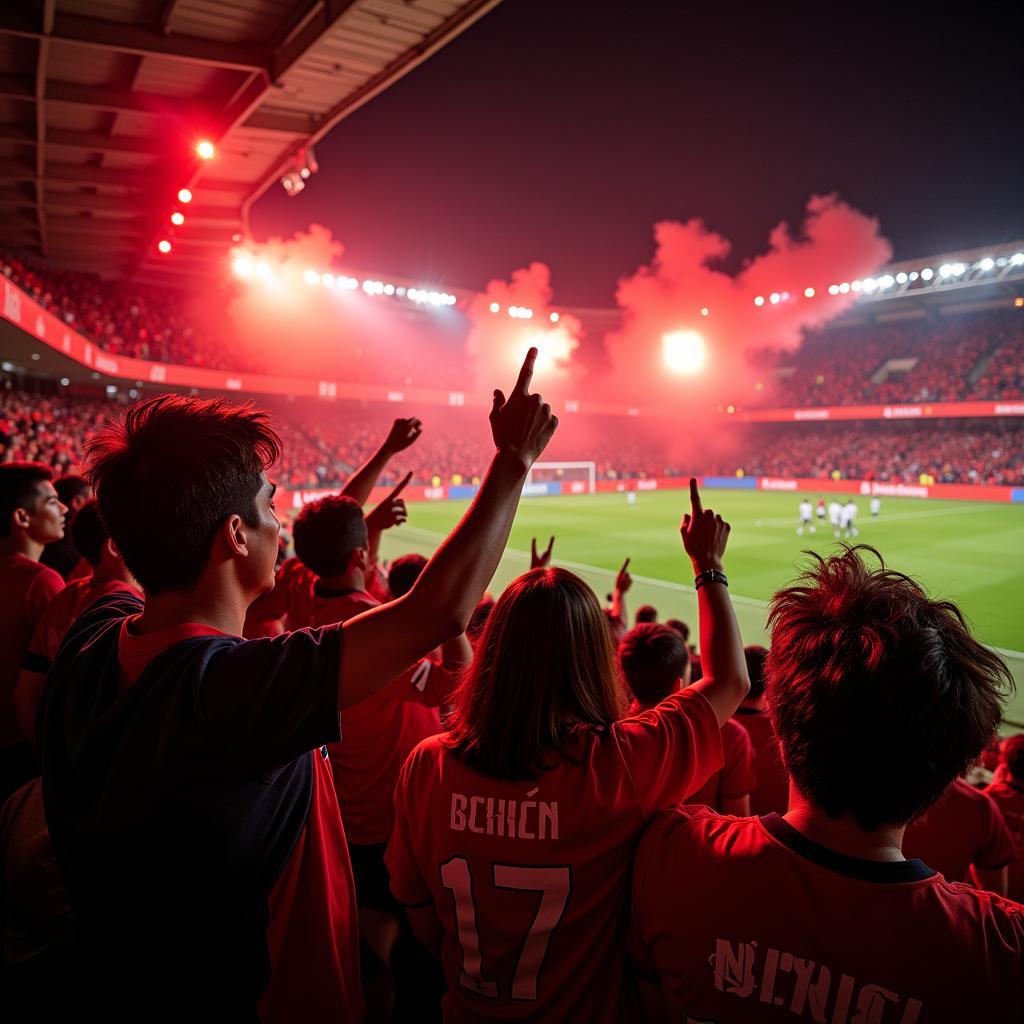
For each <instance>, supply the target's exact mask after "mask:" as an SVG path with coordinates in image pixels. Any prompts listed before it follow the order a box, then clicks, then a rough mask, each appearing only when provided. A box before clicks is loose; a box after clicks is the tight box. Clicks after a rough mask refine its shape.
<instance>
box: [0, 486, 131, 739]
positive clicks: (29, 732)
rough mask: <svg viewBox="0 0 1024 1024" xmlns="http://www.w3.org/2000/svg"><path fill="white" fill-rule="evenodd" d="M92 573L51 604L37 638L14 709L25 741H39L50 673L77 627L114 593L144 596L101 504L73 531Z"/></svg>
mask: <svg viewBox="0 0 1024 1024" xmlns="http://www.w3.org/2000/svg"><path fill="white" fill-rule="evenodd" d="M68 532H69V533H70V534H71V540H72V543H73V544H74V548H75V551H77V552H78V553H79V554H80V555H81V557H82V558H84V559H85V561H86V562H87V563H88V564H89V566H90V567H91V569H92V574H91V575H89V576H85V577H82V578H80V579H76V580H72V581H71V582H70V583H69V584H68V585H67V586H66V587H65V588H64V589H63V590H62V591H61V592H60V593H59V594H58V595H57V596H56V597H55V598H54V599H53V600H52V601H51V602H50V604H49V605H48V607H47V609H46V611H45V612H44V613H43V617H42V618H41V619H40V620H39V623H38V625H37V626H36V628H35V632H34V633H33V634H32V640H31V642H30V643H29V646H28V650H27V651H26V652H25V658H24V660H23V662H22V670H21V675H20V676H19V677H18V685H17V688H16V689H15V691H14V706H15V711H16V713H17V715H18V723H19V725H20V726H21V731H22V733H23V735H24V736H26V737H27V738H28V739H30V740H31V741H32V742H33V743H34V742H35V731H36V724H35V723H36V707H37V705H38V703H39V695H40V694H41V693H42V692H43V685H44V684H45V682H46V673H47V672H48V671H49V670H50V665H51V664H52V663H53V659H54V658H55V657H56V656H57V649H58V648H59V647H60V644H61V641H62V640H63V639H64V635H65V634H66V633H67V631H68V630H69V629H70V628H71V624H72V623H73V622H74V621H75V619H77V618H78V617H79V616H80V615H81V614H82V613H83V612H84V611H85V610H86V609H87V608H89V607H90V606H91V605H93V604H95V603H96V602H97V601H98V600H100V598H103V597H108V596H110V595H111V594H133V595H135V596H136V597H141V596H142V595H141V594H140V593H139V591H138V589H137V587H136V586H135V580H134V579H133V578H132V574H131V573H130V572H129V571H128V567H127V566H126V565H125V564H124V559H123V558H122V557H121V553H120V552H119V551H118V550H117V548H116V547H114V544H113V542H112V541H111V540H110V534H109V533H107V528H106V527H105V526H104V525H103V519H102V518H101V516H100V510H99V506H98V505H97V504H96V501H95V500H90V501H88V502H86V503H85V504H84V505H80V506H79V508H78V511H77V512H76V513H75V518H74V519H73V520H72V521H71V528H70V530H69V531H68Z"/></svg>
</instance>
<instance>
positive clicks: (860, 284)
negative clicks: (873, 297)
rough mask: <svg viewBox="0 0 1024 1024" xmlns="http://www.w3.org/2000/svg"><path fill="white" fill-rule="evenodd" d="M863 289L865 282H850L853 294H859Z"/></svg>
mask: <svg viewBox="0 0 1024 1024" xmlns="http://www.w3.org/2000/svg"><path fill="white" fill-rule="evenodd" d="M863 287H864V282H863V281H851V282H850V291H851V292H859V291H860V290H861V289H862V288H863Z"/></svg>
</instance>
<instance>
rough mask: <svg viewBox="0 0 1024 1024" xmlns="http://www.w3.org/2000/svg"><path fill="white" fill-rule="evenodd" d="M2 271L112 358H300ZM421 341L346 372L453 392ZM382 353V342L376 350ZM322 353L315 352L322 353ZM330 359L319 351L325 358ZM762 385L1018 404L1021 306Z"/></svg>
mask: <svg viewBox="0 0 1024 1024" xmlns="http://www.w3.org/2000/svg"><path fill="white" fill-rule="evenodd" d="M0 270H2V272H3V273H4V274H5V275H6V276H7V277H9V278H10V279H11V280H12V281H14V282H15V283H16V284H17V285H19V287H21V288H23V289H24V290H25V291H26V292H27V293H28V294H29V295H31V296H32V297H33V298H35V299H36V300H38V301H39V302H40V303H41V304H42V305H43V306H45V307H46V308H47V309H49V310H51V311H52V312H53V313H55V314H56V315H57V316H59V317H61V318H62V319H63V320H65V321H66V322H67V323H69V324H71V325H73V326H74V327H75V328H76V330H78V331H80V332H81V333H82V334H84V335H86V336H87V337H89V338H92V339H93V340H95V341H96V342H97V343H98V344H100V345H101V346H103V348H105V349H107V350H108V351H109V352H111V353H113V354H115V355H121V354H124V355H131V356H137V357H139V358H142V359H154V360H159V361H162V362H171V363H180V364H184V365H189V366H200V367H209V368H213V369H221V370H234V371H238V372H246V371H248V372H258V373H265V372H289V373H291V372H294V370H295V359H296V354H295V353H294V352H293V351H291V352H290V351H288V350H287V349H285V350H284V356H283V358H284V359H286V360H287V362H284V363H281V362H276V363H275V362H274V360H275V358H280V354H279V356H278V357H275V356H272V355H271V354H269V353H265V354H263V355H260V354H258V353H256V352H253V351H249V350H242V349H241V348H239V347H238V346H232V344H231V341H230V335H229V333H228V334H225V333H223V332H222V331H217V332H211V331H209V330H206V329H204V328H202V327H200V326H198V325H197V323H196V322H195V321H194V320H192V319H190V317H189V313H188V303H187V301H186V300H185V296H184V295H182V294H176V293H175V292H174V291H173V289H170V290H169V289H155V288H149V287H146V286H143V285H135V284H130V283H124V282H121V283H114V282H108V281H101V280H99V279H98V278H96V277H95V276H93V275H90V274H83V273H79V272H73V271H59V270H53V269H51V268H44V267H41V266H36V265H32V264H29V263H26V262H25V261H24V260H21V259H19V258H17V257H15V256H12V255H3V256H2V257H0ZM419 333H420V337H419V341H418V343H417V344H416V345H410V344H404V343H403V344H399V345H395V346H391V347H390V348H389V349H388V350H387V351H386V352H380V351H376V352H375V358H372V359H370V358H362V357H361V355H360V347H359V344H358V343H357V342H353V343H352V344H353V347H352V349H351V355H350V357H349V358H347V359H346V360H345V365H344V367H343V368H338V369H337V370H335V369H334V368H332V369H331V373H336V372H337V373H341V374H343V376H344V379H345V380H348V381H351V382H354V383H369V384H384V385H388V386H390V387H396V388H401V387H415V386H430V387H442V388H444V387H448V388H454V389H458V388H460V387H461V386H462V385H463V383H464V381H465V365H464V363H465V360H464V357H463V355H462V350H461V347H460V346H457V345H456V346H453V345H451V344H444V343H441V341H440V339H439V338H437V337H434V336H433V335H432V334H431V332H429V331H426V330H420V332H419ZM378 347H379V346H378ZM318 358H319V357H318ZM324 358H326V354H325V355H324ZM753 358H754V359H755V362H756V365H757V366H759V367H760V368H762V369H763V370H764V375H763V379H762V380H761V382H760V384H761V390H760V391H758V392H752V393H751V395H750V396H749V400H747V401H745V400H744V396H742V395H737V396H736V401H737V403H738V404H743V405H748V406H751V407H754V406H761V407H768V406H790V405H794V406H808V405H851V404H879V403H893V402H947V401H960V400H966V399H1010V400H1015V399H1020V398H1021V397H1022V396H1024V310H1020V309H1016V308H1013V309H1001V310H994V311H988V312H981V313H972V314H965V315H957V316H943V317H939V318H933V317H926V318H923V319H919V320H910V321H900V322H898V323H881V324H868V325H858V326H849V327H847V326H843V327H832V328H828V329H822V330H818V331H813V332H809V333H808V334H807V335H806V336H805V338H804V340H803V342H802V344H801V345H800V347H799V348H798V349H797V350H796V351H795V352H792V353H782V352H772V353H763V352H762V353H756V354H755V355H754V356H753Z"/></svg>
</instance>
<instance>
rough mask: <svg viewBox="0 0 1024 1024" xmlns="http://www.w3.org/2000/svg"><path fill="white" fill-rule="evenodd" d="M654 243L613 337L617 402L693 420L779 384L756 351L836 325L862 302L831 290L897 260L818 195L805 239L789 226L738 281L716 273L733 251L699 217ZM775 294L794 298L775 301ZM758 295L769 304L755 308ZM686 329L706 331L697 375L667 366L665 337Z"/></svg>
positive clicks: (862, 220)
mask: <svg viewBox="0 0 1024 1024" xmlns="http://www.w3.org/2000/svg"><path fill="white" fill-rule="evenodd" d="M654 237H655V244H656V251H655V255H654V259H653V260H652V261H651V263H650V264H649V265H647V266H643V267H640V268H639V269H638V270H637V271H636V272H635V273H634V274H632V275H631V276H630V277H627V278H623V279H622V280H621V281H620V283H619V288H618V291H617V294H616V299H617V302H618V304H619V306H620V307H621V308H622V311H623V324H622V327H621V328H620V329H619V330H618V331H616V332H613V333H612V334H610V335H609V336H608V337H607V338H606V339H605V344H606V348H607V353H608V356H609V362H610V364H611V368H612V375H611V377H610V379H609V380H608V381H607V387H608V397H609V398H615V399H618V401H620V402H623V403H628V404H630V405H638V406H646V407H648V408H649V407H650V406H652V405H656V406H659V407H667V408H670V409H672V410H673V411H674V412H676V413H678V414H679V415H681V416H684V417H685V415H686V413H687V412H688V411H689V412H692V413H696V414H699V415H703V414H704V413H705V412H706V410H707V409H709V408H710V407H714V406H716V405H719V404H723V403H734V404H737V405H739V404H742V403H743V402H744V401H745V400H747V399H749V398H750V397H751V396H752V395H753V394H754V393H755V392H754V391H753V386H754V384H755V382H756V381H760V382H761V383H762V384H764V385H767V384H769V383H770V378H769V380H763V379H762V378H763V377H764V374H763V372H762V373H759V372H758V371H756V370H755V369H754V368H753V367H752V366H751V364H750V362H749V359H748V356H747V353H748V352H750V351H753V350H758V349H766V348H767V349H786V350H791V349H794V348H796V346H797V345H798V344H799V343H800V340H801V337H802V332H803V330H804V329H807V328H813V327H819V326H821V325H823V324H825V323H827V322H828V321H829V320H832V319H834V318H835V317H837V316H839V315H840V314H841V313H843V312H844V311H845V310H846V309H848V308H849V306H850V305H851V304H852V303H853V302H854V300H855V299H856V298H857V296H856V295H854V294H852V293H849V294H846V295H836V296H832V295H829V293H828V288H829V286H830V285H832V284H838V283H841V282H844V281H847V282H848V281H851V280H854V279H857V278H861V277H864V276H867V275H871V274H874V273H875V272H876V271H877V270H878V269H879V268H880V267H881V266H882V265H884V264H885V263H886V262H887V261H888V259H889V258H890V257H891V255H892V250H891V247H890V245H889V243H888V242H887V241H886V240H885V239H884V238H883V237H882V236H881V235H880V234H879V233H878V222H877V221H876V220H875V219H874V218H871V217H868V216H866V215H864V214H862V213H860V212H859V211H857V210H854V209H853V208H852V207H850V206H848V205H847V204H846V203H843V202H841V201H840V200H839V199H837V198H836V197H835V196H834V195H833V196H813V197H812V198H811V200H810V201H809V202H808V204H807V214H806V217H805V219H804V222H803V224H802V225H801V227H800V231H799V234H798V235H797V236H795V237H794V235H793V234H792V233H791V231H790V228H789V226H788V225H787V224H785V223H782V224H779V225H778V227H776V228H775V229H774V230H773V231H772V233H771V235H770V237H769V249H768V251H767V252H765V253H763V254H762V255H760V256H757V257H755V258H753V259H752V260H750V261H749V262H748V263H747V264H746V265H745V266H744V267H743V269H742V270H741V271H740V272H739V273H738V274H737V275H735V276H733V275H730V274H727V273H724V272H723V271H721V270H716V269H714V265H715V264H716V263H719V262H720V261H721V260H722V259H724V258H725V257H726V256H727V255H728V253H729V251H730V248H731V246H730V243H729V241H728V240H727V239H725V238H723V237H722V236H721V235H718V234H716V233H714V232H712V231H709V230H708V229H707V228H706V227H705V225H704V223H703V222H702V221H701V220H699V219H693V220H690V221H687V222H686V223H685V224H680V223H678V222H675V221H661V222H660V223H658V224H656V225H655V229H654ZM806 288H813V289H814V290H815V295H814V297H813V298H806V297H805V295H804V290H805V289H806ZM772 293H777V294H779V295H780V296H783V295H784V294H785V293H788V296H789V297H788V298H784V299H782V300H780V301H779V302H778V303H777V304H772V303H771V301H770V297H771V295H772ZM756 296H762V297H763V298H764V300H765V301H764V305H762V306H755V304H754V299H755V297H756ZM702 309H706V310H707V313H706V315H702V312H701V311H702ZM680 330H693V331H697V332H699V333H700V334H701V335H702V336H703V338H704V340H705V342H706V348H707V352H708V361H707V364H706V365H705V367H704V370H703V371H702V372H700V373H698V374H696V375H694V376H692V377H683V376H677V375H675V374H672V373H671V372H670V371H669V370H668V369H667V368H666V366H665V363H664V359H663V354H662V348H663V344H662V338H663V336H664V335H665V334H666V333H669V332H673V331H680Z"/></svg>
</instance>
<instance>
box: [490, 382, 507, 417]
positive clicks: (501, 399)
mask: <svg viewBox="0 0 1024 1024" xmlns="http://www.w3.org/2000/svg"><path fill="white" fill-rule="evenodd" d="M504 404H505V396H504V395H503V394H502V393H501V391H500V390H499V389H498V388H495V389H494V404H493V405H492V406H491V415H492V416H493V415H494V414H495V413H496V412H499V411H500V409H501V407H502V406H503V405H504Z"/></svg>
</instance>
